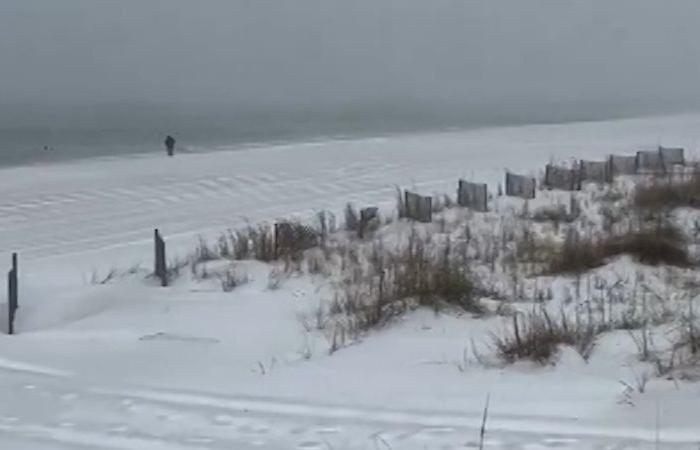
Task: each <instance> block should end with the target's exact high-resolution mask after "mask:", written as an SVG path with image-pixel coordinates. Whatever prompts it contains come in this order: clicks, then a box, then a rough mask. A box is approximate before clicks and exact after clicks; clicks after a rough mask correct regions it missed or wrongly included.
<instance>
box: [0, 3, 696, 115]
mask: <svg viewBox="0 0 700 450" xmlns="http://www.w3.org/2000/svg"><path fill="white" fill-rule="evenodd" d="M699 18H700V1H698V0H296V1H292V0H187V1H185V0H113V1H108V0H2V1H0V102H4V103H5V104H11V103H12V104H18V103H33V104H61V103H64V102H79V103H80V102H114V101H116V102H133V101H148V102H155V103H158V102H167V101H175V102H178V103H180V104H188V103H193V104H194V103H207V102H216V103H221V104H231V105H269V104H273V105H286V106H292V107H295V106H298V105H305V106H308V105H312V106H313V105H327V104H331V105H333V104H337V103H338V102H354V103H358V104H361V103H363V102H366V103H372V102H389V103H390V102H401V101H408V102H418V103H420V102H424V103H430V104H444V105H458V104H465V103H475V104H476V103H478V104H494V105H500V106H501V107H503V108H507V107H508V105H509V104H510V103H514V102H525V103H527V102H530V101H532V102H535V103H537V102H539V101H544V102H577V101H586V102H593V103H595V102H620V103H625V102H629V103H634V104H637V103H639V104H651V105H655V104H657V103H658V104H659V105H661V104H665V103H666V102H679V101H680V102H681V103H683V99H688V101H687V103H688V104H693V105H694V104H696V103H697V101H698V100H699V99H700V88H699V86H700V84H699V83H700V31H699V30H700V26H699V25H698V19H699Z"/></svg>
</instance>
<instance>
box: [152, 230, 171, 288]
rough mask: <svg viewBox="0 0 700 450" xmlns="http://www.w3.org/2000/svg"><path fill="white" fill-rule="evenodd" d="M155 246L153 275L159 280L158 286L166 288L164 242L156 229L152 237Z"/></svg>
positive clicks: (166, 273)
mask: <svg viewBox="0 0 700 450" xmlns="http://www.w3.org/2000/svg"><path fill="white" fill-rule="evenodd" d="M153 241H154V246H155V267H154V273H155V275H156V277H158V278H160V285H161V286H163V287H166V286H167V285H168V267H167V263H166V260H165V241H164V240H163V238H162V237H161V236H160V233H159V232H158V229H157V228H156V230H155V232H154V236H153Z"/></svg>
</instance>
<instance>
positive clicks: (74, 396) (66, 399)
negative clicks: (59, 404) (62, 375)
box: [60, 392, 78, 402]
mask: <svg viewBox="0 0 700 450" xmlns="http://www.w3.org/2000/svg"><path fill="white" fill-rule="evenodd" d="M60 398H61V400H63V401H64V402H72V401H73V400H75V399H77V398H78V394H76V393H73V392H69V393H67V394H63V395H61V397H60Z"/></svg>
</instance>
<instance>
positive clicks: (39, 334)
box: [0, 116, 700, 450]
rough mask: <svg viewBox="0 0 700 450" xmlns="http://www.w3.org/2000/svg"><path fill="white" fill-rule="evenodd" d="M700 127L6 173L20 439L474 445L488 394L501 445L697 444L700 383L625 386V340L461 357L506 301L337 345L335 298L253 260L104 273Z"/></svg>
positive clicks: (553, 130)
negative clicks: (323, 299) (94, 280)
mask: <svg viewBox="0 0 700 450" xmlns="http://www.w3.org/2000/svg"><path fill="white" fill-rule="evenodd" d="M699 136H700V116H679V117H666V118H648V119H634V120H625V121H616V122H600V123H582V124H569V125H551V126H546V125H542V126H527V127H516V128H494V129H484V130H473V131H464V132H450V133H436V134H431V135H406V136H400V137H392V138H381V139H364V140H358V141H343V142H328V143H313V144H298V145H287V146H277V147H270V148H256V149H251V150H249V151H245V150H244V151H230V152H228V151H220V152H212V153H196V154H181V155H177V156H176V157H175V158H172V159H168V158H166V157H164V156H139V157H129V158H128V159H119V158H112V159H95V160H85V161H79V162H69V163H64V164H56V165H47V166H28V167H17V168H5V169H2V170H0V193H1V195H0V269H1V268H2V261H8V263H9V253H10V252H11V251H18V252H20V269H21V274H22V278H21V298H20V311H19V316H18V328H19V330H20V332H21V334H20V335H18V336H15V337H6V336H3V337H0V444H2V445H0V447H2V448H12V449H82V448H91V449H92V448H98V449H99V448H104V449H139V450H141V449H234V448H235V449H239V448H240V449H246V448H269V449H278V448H279V449H283V448H299V449H309V450H310V449H346V448H347V449H384V448H386V449H389V448H394V449H425V448H429V449H433V448H435V449H437V448H440V449H449V448H464V447H473V446H475V445H476V441H477V440H478V428H479V425H480V420H481V411H482V408H483V403H484V400H485V398H486V395H487V394H489V393H490V394H491V399H492V400H491V401H492V404H491V415H490V419H489V421H490V422H489V433H488V438H487V442H486V444H487V448H523V449H526V448H527V449H535V448H571V449H581V448H584V449H593V448H596V449H602V448H618V449H625V448H630V449H632V448H635V449H636V448H655V445H656V444H655V439H656V433H657V432H658V433H660V438H661V440H662V441H663V448H697V442H700V427H699V426H697V420H696V418H695V417H694V416H693V414H692V413H689V412H690V411H693V405H697V402H698V392H697V388H695V390H694V391H691V390H690V389H683V390H678V391H674V390H673V389H672V388H667V384H661V385H659V387H657V388H656V389H650V393H649V394H648V395H645V396H640V397H638V398H635V399H634V402H633V403H634V406H630V404H629V401H628V402H627V403H626V404H622V403H623V402H621V400H623V399H624V398H623V397H624V395H623V392H624V387H623V386H621V384H620V382H619V381H620V380H628V381H629V380H630V378H633V377H634V373H633V372H632V369H631V368H630V367H631V366H629V365H627V364H626V360H625V358H628V357H629V348H625V346H624V345H621V344H620V342H619V341H618V340H616V339H614V338H612V337H608V338H606V339H603V341H602V342H600V343H599V345H598V346H597V348H596V352H595V353H594V356H593V358H592V360H591V361H590V362H589V363H588V364H586V363H584V362H583V361H582V360H581V358H580V357H578V355H577V354H575V353H574V352H568V351H565V352H564V354H563V355H562V361H561V364H559V365H558V366H557V367H555V368H540V369H533V368H532V367H529V366H515V367H511V368H508V369H507V370H498V369H485V368H483V367H478V366H476V365H475V366H473V367H472V366H466V365H465V364H466V363H465V361H464V360H463V359H462V357H463V353H464V351H465V347H467V346H468V345H469V343H470V341H471V339H472V338H474V337H475V336H483V335H484V334H485V333H486V332H487V331H488V330H489V329H491V328H492V327H497V326H499V325H500V324H501V322H500V321H499V318H496V317H494V318H492V319H488V320H484V319H470V318H465V317H453V316H450V315H445V316H440V317H436V316H434V315H433V314H432V313H430V312H426V311H419V312H417V313H414V314H411V315H410V316H408V317H406V318H405V319H404V320H402V321H400V323H397V324H396V325H395V326H393V327H390V328H389V329H387V330H385V331H383V332H382V333H377V334H376V335H373V336H371V338H368V339H367V340H366V341H365V342H362V343H361V344H360V345H355V346H351V347H348V348H345V349H343V351H341V352H338V353H337V354H335V355H332V356H328V355H327V351H326V349H325V348H321V347H320V346H318V343H317V342H316V341H314V340H313V339H309V337H308V336H307V334H306V333H305V332H304V330H303V328H302V327H301V325H300V323H299V320H298V314H299V313H300V312H303V311H306V310H308V309H309V308H312V307H313V306H314V305H316V304H317V302H318V295H319V294H318V291H319V289H318V286H316V285H314V283H312V282H311V281H310V280H308V279H306V278H303V277H302V278H298V279H295V278H293V279H290V280H288V281H287V282H285V285H284V288H283V289H279V290H269V289H267V276H266V275H267V272H266V271H267V269H266V268H265V267H263V265H262V264H259V263H246V264H247V265H248V267H247V272H248V273H249V274H250V276H251V278H252V280H251V282H250V283H248V284H245V285H243V286H241V287H240V288H237V289H236V290H235V291H234V292H233V293H223V292H221V291H220V290H218V289H216V287H215V286H212V285H211V284H206V283H204V284H199V283H195V282H188V281H184V280H183V281H179V282H178V283H176V284H175V286H173V287H171V288H168V289H160V288H155V287H154V286H152V285H150V284H149V283H147V282H143V280H141V279H139V278H138V277H131V278H127V279H125V280H117V281H116V282H114V283H111V284H107V285H92V284H90V283H89V282H87V278H89V277H90V273H91V271H92V270H97V271H99V272H100V273H105V271H106V270H108V269H110V268H112V267H120V268H126V267H128V266H129V265H131V264H134V263H143V264H144V266H149V265H150V264H151V258H152V256H151V251H152V242H151V235H152V230H153V228H155V227H158V228H160V229H161V230H162V231H163V233H164V235H165V236H166V237H167V238H168V243H169V246H168V251H169V252H170V255H171V256H175V255H177V254H178V253H181V252H182V253H184V252H185V251H189V250H191V248H192V247H193V246H194V244H195V238H196V236H197V235H198V234H204V235H210V234H214V233H217V232H220V231H223V230H225V229H226V228H228V227H236V226H239V225H241V224H242V223H243V222H244V220H245V219H249V220H251V221H253V222H256V221H260V220H273V219H275V218H277V217H280V216H289V215H299V216H301V217H305V216H309V215H310V214H311V213H312V212H313V211H315V210H320V209H330V210H333V211H339V210H340V209H342V207H343V206H344V204H345V203H346V202H348V201H353V202H356V203H358V204H360V205H364V204H377V205H380V206H386V207H391V206H393V202H394V194H395V193H394V186H395V185H400V186H403V187H415V188H416V189H417V190H418V191H420V192H424V193H433V192H439V193H443V192H449V193H453V192H454V190H455V188H456V181H457V178H458V177H466V178H469V179H473V180H478V181H485V182H488V183H489V184H490V187H491V189H492V190H495V187H496V184H497V183H499V182H501V180H502V177H503V174H504V170H505V169H506V168H507V169H510V170H513V171H519V172H525V173H533V174H536V173H537V172H539V171H540V170H541V169H542V168H543V166H544V164H545V163H546V162H547V161H549V160H550V159H551V158H554V159H558V160H568V159H570V158H574V157H588V158H598V157H603V156H605V155H607V154H609V153H630V154H631V153H633V152H634V151H636V150H637V149H639V148H647V147H655V146H656V145H658V144H665V145H673V146H684V147H686V148H688V149H689V150H691V151H695V150H696V147H697V144H698V137H699ZM3 301H4V294H0V302H3ZM691 389H692V388H691ZM627 400H629V399H627ZM657 409H658V411H659V414H658V417H657V415H656V411H657ZM695 409H696V408H695ZM657 420H658V421H659V422H660V425H659V426H658V427H657V426H656V422H657Z"/></svg>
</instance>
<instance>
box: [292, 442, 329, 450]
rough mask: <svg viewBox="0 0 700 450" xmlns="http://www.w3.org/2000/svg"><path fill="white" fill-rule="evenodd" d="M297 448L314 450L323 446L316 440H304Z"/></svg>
mask: <svg viewBox="0 0 700 450" xmlns="http://www.w3.org/2000/svg"><path fill="white" fill-rule="evenodd" d="M297 448H298V449H299V450H316V449H321V448H323V444H322V443H320V442H318V441H304V442H300V443H299V444H298V445H297Z"/></svg>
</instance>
